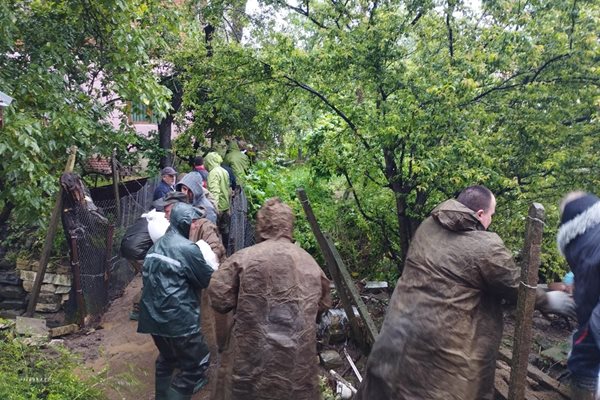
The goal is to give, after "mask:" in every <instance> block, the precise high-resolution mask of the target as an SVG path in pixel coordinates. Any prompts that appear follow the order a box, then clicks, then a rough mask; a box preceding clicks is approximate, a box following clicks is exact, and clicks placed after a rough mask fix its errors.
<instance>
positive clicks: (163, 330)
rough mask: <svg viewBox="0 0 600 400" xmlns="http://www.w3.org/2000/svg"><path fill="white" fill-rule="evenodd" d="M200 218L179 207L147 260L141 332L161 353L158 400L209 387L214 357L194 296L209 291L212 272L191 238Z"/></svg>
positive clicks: (179, 398) (182, 398) (180, 398)
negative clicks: (210, 367) (211, 356)
mask: <svg viewBox="0 0 600 400" xmlns="http://www.w3.org/2000/svg"><path fill="white" fill-rule="evenodd" d="M200 218H202V214H201V212H200V210H198V209H197V208H195V207H193V206H191V205H189V204H185V203H177V204H175V205H174V206H173V209H172V210H171V225H170V226H169V229H168V230H167V233H165V235H164V236H163V237H161V238H160V239H158V241H157V242H156V243H155V244H154V246H152V248H150V250H149V251H148V254H147V255H146V259H145V260H144V267H143V271H142V276H143V285H144V289H143V292H142V301H141V303H140V318H139V323H138V332H139V333H149V334H151V335H152V339H153V340H154V343H155V345H156V347H157V348H158V350H159V355H158V358H157V359H156V369H155V391H156V399H157V400H166V399H168V400H189V399H191V398H192V395H193V394H194V393H195V392H196V391H198V390H199V389H200V388H201V387H202V386H204V385H205V384H206V383H207V379H206V375H205V372H206V369H207V368H208V366H209V359H210V354H209V351H208V347H207V346H206V343H205V342H204V338H203V336H202V333H201V331H200V304H199V299H198V296H197V294H196V293H197V291H198V290H199V289H202V288H206V287H207V286H208V284H209V282H210V278H211V275H212V272H213V270H212V268H211V267H210V266H208V264H207V263H206V262H205V260H204V257H203V256H202V252H201V251H200V248H199V247H198V246H197V245H196V243H194V242H192V241H190V240H189V239H188V236H189V232H190V227H191V225H192V224H193V223H194V221H196V220H198V219H200ZM175 370H177V371H178V372H177V374H175V375H174V373H175Z"/></svg>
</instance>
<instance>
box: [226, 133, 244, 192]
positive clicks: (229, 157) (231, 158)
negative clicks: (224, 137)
mask: <svg viewBox="0 0 600 400" xmlns="http://www.w3.org/2000/svg"><path fill="white" fill-rule="evenodd" d="M224 161H225V162H226V163H227V164H229V165H231V169H233V173H234V174H235V176H236V178H237V180H238V183H241V184H243V183H244V178H245V177H246V171H248V167H249V166H250V159H249V158H248V156H247V155H245V154H244V153H242V152H241V151H240V147H239V146H238V144H237V143H236V142H235V141H233V142H230V143H229V151H228V152H227V154H225V159H224Z"/></svg>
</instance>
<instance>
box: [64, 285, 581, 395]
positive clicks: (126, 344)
mask: <svg viewBox="0 0 600 400" xmlns="http://www.w3.org/2000/svg"><path fill="white" fill-rule="evenodd" d="M359 286H360V285H359ZM140 287H141V278H140V277H139V276H137V277H135V278H134V280H133V281H132V282H131V283H130V284H129V285H128V286H127V287H126V289H125V291H124V293H123V295H122V296H121V297H119V298H117V299H115V300H114V301H113V302H112V303H111V305H110V307H109V309H108V311H107V312H106V314H104V316H103V318H102V321H101V322H100V325H99V326H98V327H97V329H94V330H89V331H87V332H82V333H79V334H76V335H71V336H69V337H66V338H65V344H66V345H67V346H68V347H69V348H70V349H71V350H72V351H74V352H75V353H77V354H80V355H81V357H82V359H83V361H84V363H85V366H86V367H87V368H89V370H91V371H93V373H100V372H102V371H103V372H105V373H106V374H107V378H106V379H105V380H104V384H103V385H104V389H105V392H106V394H107V395H108V397H109V398H110V399H111V400H117V399H118V400H129V399H131V400H134V399H135V400H147V399H154V396H153V393H154V360H155V359H156V356H157V354H158V352H157V350H156V348H155V346H154V344H153V342H152V339H151V337H150V336H149V335H142V334H138V333H137V332H136V329H137V322H136V321H131V320H130V319H129V312H130V311H131V304H132V299H133V297H134V296H135V294H136V293H137V292H138V291H139V290H140ZM363 294H364V296H363V300H365V302H366V304H367V306H368V307H369V310H370V311H371V313H372V315H373V317H374V320H375V323H376V325H377V326H378V327H379V326H380V325H381V322H382V321H383V316H384V314H385V309H386V307H387V303H388V300H389V296H390V293H389V292H385V291H384V292H379V293H363ZM571 328H572V326H569V325H568V323H567V322H566V321H565V320H563V319H560V318H551V319H548V318H545V317H543V316H541V315H540V314H538V313H537V312H536V315H535V317H534V333H533V345H532V351H531V356H530V362H531V363H532V364H533V365H535V366H536V367H538V368H540V369H541V370H543V371H544V372H546V373H548V374H549V375H550V376H552V377H554V378H557V377H560V376H561V375H563V373H564V372H565V360H566V351H567V350H568V345H567V344H568V338H569V336H570V329H571ZM513 329H514V316H513V312H512V311H510V310H507V311H506V314H505V332H504V338H503V348H505V349H506V350H507V351H509V352H510V348H511V347H512V332H513ZM320 347H321V350H323V349H335V350H337V351H338V352H339V353H340V355H341V358H342V365H341V366H339V367H337V368H336V371H337V372H338V373H340V374H342V375H343V376H344V377H345V378H346V379H348V380H349V381H351V382H352V383H357V379H356V377H355V375H354V373H353V372H352V369H351V367H350V364H349V363H348V362H347V361H346V360H345V356H344V353H343V348H344V347H346V348H347V350H348V352H349V354H350V356H351V357H352V359H353V360H354V361H355V362H356V365H357V367H358V369H359V370H360V371H362V370H364V364H365V361H366V357H364V356H362V355H361V353H360V351H359V350H358V349H356V348H355V347H354V346H353V345H352V344H351V343H350V342H348V341H345V342H344V341H342V342H341V343H335V344H326V345H321V346H320ZM546 353H549V354H546ZM213 361H214V360H213ZM211 369H212V370H214V366H213V368H211ZM322 374H323V375H327V373H326V371H325V370H324V369H323V370H322ZM507 379H508V372H507V369H506V365H505V364H502V363H501V362H499V364H498V371H497V379H496V380H497V382H498V381H504V382H506V381H507ZM214 381H215V380H214V379H213V380H212V382H213V383H214ZM330 383H331V384H332V385H333V380H331V379H330ZM211 390H216V388H215V387H211V386H210V385H209V386H207V387H205V388H203V389H202V390H201V391H200V392H199V393H197V394H196V395H195V396H194V400H201V399H202V400H204V399H209V398H210V396H211V393H210V392H211ZM528 390H529V392H528V393H529V394H528V396H527V398H528V399H531V400H535V399H539V400H564V399H565V397H564V396H560V395H559V394H557V393H554V392H553V391H552V390H548V389H547V388H541V387H539V385H536V384H535V383H534V382H530V387H529V389H528Z"/></svg>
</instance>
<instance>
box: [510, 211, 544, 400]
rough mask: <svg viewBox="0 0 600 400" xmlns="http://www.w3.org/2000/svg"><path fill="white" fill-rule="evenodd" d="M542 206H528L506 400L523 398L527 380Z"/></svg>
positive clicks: (539, 251)
mask: <svg viewBox="0 0 600 400" xmlns="http://www.w3.org/2000/svg"><path fill="white" fill-rule="evenodd" d="M544 217H545V212H544V206H542V205H541V204H539V203H533V204H532V205H531V207H529V214H528V216H527V229H526V232H525V244H524V247H523V262H522V264H521V283H520V285H519V298H518V301H517V314H516V319H517V320H516V325H515V333H514V346H513V355H512V365H511V371H510V383H509V387H508V399H509V400H523V399H525V384H526V381H527V366H528V364H529V352H530V349H531V326H532V317H533V309H534V307H535V297H536V289H537V283H538V270H539V267H540V255H541V247H542V234H543V230H544Z"/></svg>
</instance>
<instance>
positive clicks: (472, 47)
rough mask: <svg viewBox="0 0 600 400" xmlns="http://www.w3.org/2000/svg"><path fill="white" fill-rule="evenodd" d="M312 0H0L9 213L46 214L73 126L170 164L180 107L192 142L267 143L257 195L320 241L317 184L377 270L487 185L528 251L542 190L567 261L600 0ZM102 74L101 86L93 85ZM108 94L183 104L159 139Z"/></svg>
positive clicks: (589, 162) (96, 143)
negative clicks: (275, 201) (307, 210)
mask: <svg viewBox="0 0 600 400" xmlns="http://www.w3.org/2000/svg"><path fill="white" fill-rule="evenodd" d="M301 3H302V4H297V5H294V4H292V3H290V2H285V1H280V0H260V1H259V2H258V6H257V9H256V10H253V11H252V12H250V10H248V11H249V12H248V13H247V12H246V10H245V5H246V4H245V2H239V1H237V0H236V1H230V0H217V1H211V2H209V3H206V2H200V1H196V0H189V1H183V2H178V3H177V4H170V3H169V2H164V1H158V0H119V1H117V0H106V1H100V2H96V3H94V4H93V5H90V7H82V6H81V4H80V2H77V1H68V2H61V1H51V2H43V4H42V3H39V2H28V1H17V2H7V1H2V2H0V26H1V27H2V32H3V35H0V90H3V91H5V92H7V93H9V94H11V95H13V97H15V99H16V104H17V105H16V106H14V107H11V109H9V111H8V115H7V125H6V127H5V128H4V129H3V131H2V135H0V156H1V157H0V183H1V184H4V185H5V187H6V188H8V190H2V191H1V193H2V195H1V196H0V217H1V218H0V219H2V218H5V217H6V215H8V214H11V215H12V217H11V218H12V221H11V222H12V223H14V224H15V226H19V227H24V226H25V225H26V224H29V225H31V224H32V223H36V224H37V225H41V222H40V221H45V220H46V219H47V215H48V213H49V209H50V207H49V204H50V203H51V195H52V194H53V193H55V192H56V187H57V185H56V177H57V175H58V173H59V171H60V169H61V167H62V165H61V162H62V161H61V160H62V159H64V157H62V155H64V150H65V149H66V147H67V146H68V145H70V144H73V143H74V144H79V145H80V151H81V152H83V153H86V154H88V153H92V152H100V153H102V154H105V155H107V154H110V153H109V152H110V151H111V150H112V148H113V147H115V146H116V147H117V148H118V151H119V152H120V154H121V156H122V157H123V158H125V157H126V156H127V157H129V155H130V153H129V150H130V149H132V148H133V147H136V148H138V149H139V150H140V153H141V152H145V154H144V155H145V156H146V157H147V158H148V159H150V161H151V165H152V166H153V168H155V167H157V166H158V164H159V163H164V161H165V160H166V159H168V158H169V157H168V156H169V154H170V153H169V151H170V134H168V132H167V130H165V129H166V128H165V127H166V125H168V126H169V127H170V122H171V119H172V120H173V121H174V123H175V125H177V126H178V127H179V128H180V129H181V131H182V132H181V134H180V136H179V137H178V138H177V140H176V142H175V147H176V151H177V153H178V154H179V155H180V157H181V159H183V160H186V159H188V158H189V157H190V156H193V155H194V154H196V153H198V152H200V151H202V150H203V149H207V148H209V147H210V146H212V145H214V144H215V143H217V142H219V141H220V140H221V139H223V138H224V137H225V136H239V137H243V138H244V139H246V140H247V141H249V142H251V143H253V144H254V145H255V146H256V147H258V148H259V149H260V153H259V154H260V155H259V161H258V162H257V163H256V165H255V166H254V167H253V170H252V172H251V176H250V177H249V179H248V187H247V191H248V193H249V194H250V198H251V200H252V209H253V210H256V207H257V206H258V205H259V204H261V203H262V201H263V200H264V199H265V198H267V197H269V196H271V195H278V196H280V197H282V198H283V199H284V200H286V201H290V202H292V204H293V205H294V209H295V210H296V212H297V215H298V217H299V218H298V227H297V230H296V238H297V240H298V242H299V243H300V244H301V245H302V246H304V247H306V248H307V249H308V250H310V251H311V253H313V254H318V250H317V248H316V246H315V243H314V239H312V234H311V232H310V230H309V229H308V226H307V225H306V222H304V221H305V220H304V218H303V216H302V213H301V209H300V207H299V205H298V204H297V202H296V200H295V189H296V187H298V186H304V187H305V189H306V190H307V192H308V195H309V197H310V199H311V201H312V204H313V207H314V209H315V212H316V213H317V217H318V219H319V222H320V223H321V225H322V227H323V229H324V230H326V231H328V232H329V233H331V234H332V235H333V237H334V238H335V240H336V243H337V244H338V246H339V248H340V253H341V254H342V256H343V257H344V258H345V259H346V261H347V263H348V264H349V265H350V267H351V268H352V269H353V270H354V271H355V272H356V273H357V274H358V276H360V277H370V278H377V279H387V280H390V281H393V280H394V279H395V278H396V277H397V276H398V274H399V273H401V270H402V266H403V261H404V257H405V255H406V251H407V249H408V246H409V245H410V241H411V238H412V235H413V233H414V231H415V229H416V228H417V227H418V225H419V223H420V222H421V221H422V219H423V218H425V217H426V215H427V214H428V212H429V211H430V210H431V209H432V208H433V207H434V206H435V205H436V204H438V203H439V202H441V201H443V200H445V199H447V198H449V197H452V196H454V195H455V194H457V192H458V191H459V190H460V189H462V188H463V187H465V186H467V185H471V184H485V185H487V186H489V187H490V188H491V189H492V191H494V192H495V193H496V194H497V197H498V208H497V214H496V216H495V218H494V222H493V224H492V229H493V230H495V231H497V232H498V233H499V234H500V236H501V237H502V238H503V239H504V240H505V241H506V243H507V245H508V246H509V247H510V248H511V249H513V250H514V252H515V255H517V253H518V251H519V249H520V247H521V245H522V241H523V232H524V228H525V221H526V214H527V208H528V207H529V204H530V203H531V202H533V201H537V202H541V203H543V205H544V206H545V207H546V211H547V224H546V228H547V229H546V232H545V236H544V247H543V258H542V262H543V263H542V273H543V274H544V276H545V277H546V278H548V279H556V278H560V276H561V275H562V273H563V271H564V268H565V265H564V262H563V261H562V259H561V257H560V256H559V255H558V253H557V251H556V249H555V245H554V236H555V232H556V230H555V227H556V226H557V224H558V213H557V209H556V204H557V202H558V200H559V199H560V197H561V196H562V195H563V194H564V193H565V192H567V191H569V190H573V189H584V190H589V191H594V190H597V187H598V184H600V174H599V173H598V172H600V171H599V167H598V166H599V165H600V162H599V161H600V158H599V157H600V156H599V154H600V151H599V150H600V148H599V146H600V140H598V135H600V129H599V125H598V120H599V119H598V117H599V110H600V80H599V78H598V72H599V69H598V68H599V66H598V56H597V55H598V54H599V53H600V47H599V46H600V43H599V42H598V40H597V38H598V26H600V5H599V4H598V2H594V1H589V0H584V1H577V2H565V1H562V0H550V1H545V2H539V1H533V2H514V1H504V0H500V1H482V2H453V1H451V2H448V1H437V0H436V1H425V2H423V1H399V0H389V1H386V2H381V1H378V0H373V1H370V0H349V1H346V2H338V1H332V2H326V1H321V0H314V1H313V0H310V1H306V2H301ZM70 6H74V7H70ZM115 10H116V11H115ZM107 15H110V16H112V18H113V19H112V20H111V19H110V18H107ZM58 21H60V24H59V23H58ZM282 21H283V22H282ZM48 32H50V33H48ZM54 33H55V34H54ZM40 35H43V37H41V36H40ZM48 37H50V38H51V39H52V40H47V39H46V38H48ZM96 72H101V73H102V76H105V77H106V79H104V80H103V82H104V83H106V85H105V87H103V89H104V92H102V91H100V92H98V91H94V90H91V91H90V90H88V92H89V93H86V91H85V90H84V89H82V87H83V88H85V87H86V86H85V83H86V80H87V79H89V77H90V74H91V76H95V75H94V74H95V73H96ZM98 76H99V75H98ZM59 78H60V79H59ZM65 80H66V81H65ZM103 93H109V94H110V93H114V98H116V97H119V98H121V99H123V100H126V101H137V102H141V103H143V104H145V105H147V106H148V107H150V108H151V109H153V110H154V111H155V113H156V115H157V116H158V117H159V118H160V117H166V118H165V119H163V120H162V122H163V123H162V124H159V126H157V131H158V132H159V135H158V137H157V138H155V139H157V140H149V141H144V143H142V141H141V140H139V139H138V138H136V137H135V136H132V135H131V129H130V127H128V124H127V121H126V120H125V119H123V121H122V124H121V126H120V127H119V128H113V127H110V126H108V124H107V123H106V117H107V116H108V115H109V113H110V112H112V111H113V110H114V108H115V107H116V102H113V97H110V98H106V97H105V96H104V95H103ZM110 96H112V94H111V95H110ZM167 122H168V123H167ZM165 135H166V136H165ZM166 138H168V139H169V140H166ZM132 146H133V147H132ZM282 155H283V156H282ZM283 160H285V162H282V161H283ZM34 162H35V167H34V166H33V165H34ZM7 213H8V214H7ZM19 229H20V228H19Z"/></svg>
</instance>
